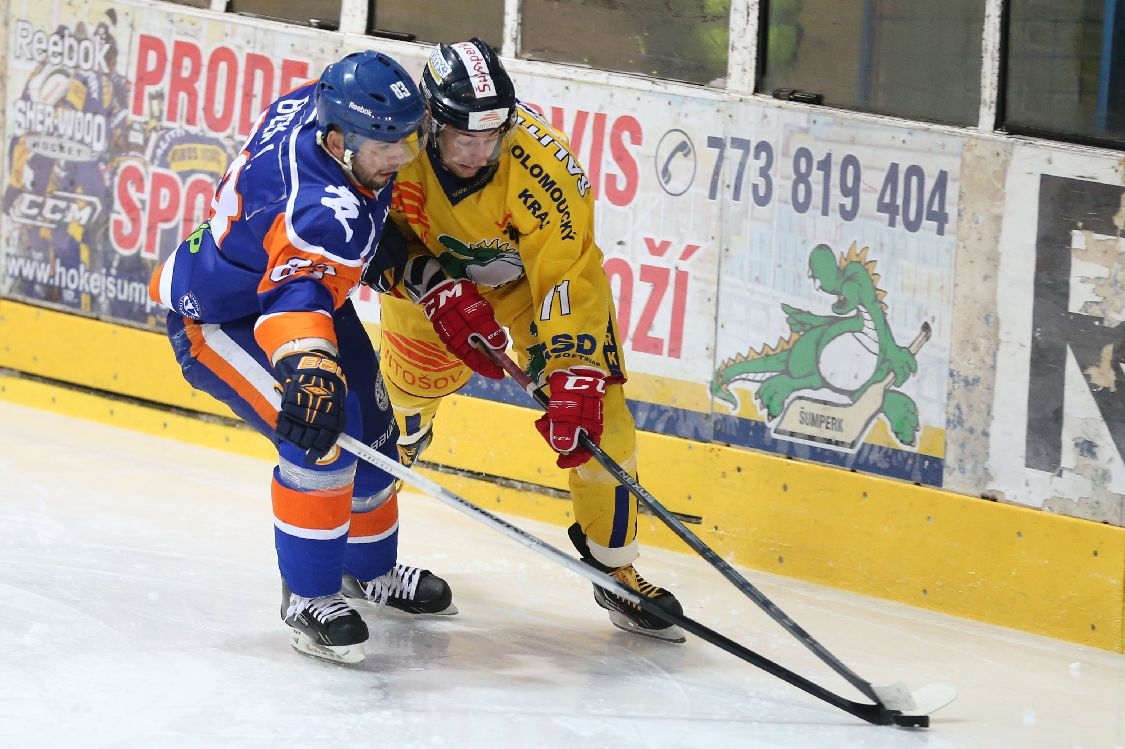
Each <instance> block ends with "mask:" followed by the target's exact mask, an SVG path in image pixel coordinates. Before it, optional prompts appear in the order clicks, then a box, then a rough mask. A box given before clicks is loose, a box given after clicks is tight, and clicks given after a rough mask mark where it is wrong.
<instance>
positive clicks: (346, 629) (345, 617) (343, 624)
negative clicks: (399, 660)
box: [281, 580, 368, 663]
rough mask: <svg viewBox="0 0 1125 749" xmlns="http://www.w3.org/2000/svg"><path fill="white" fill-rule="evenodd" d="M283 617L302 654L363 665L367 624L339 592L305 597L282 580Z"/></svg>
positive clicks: (296, 647)
mask: <svg viewBox="0 0 1125 749" xmlns="http://www.w3.org/2000/svg"><path fill="white" fill-rule="evenodd" d="M281 618H282V620H283V621H284V622H285V623H286V624H288V625H289V626H290V627H291V628H292V630H293V631H292V633H291V634H290V636H289V643H290V644H291V645H292V646H293V647H294V648H295V649H296V650H297V651H298V652H300V653H304V654H305V655H311V656H313V657H314V658H322V659H324V660H327V661H333V662H334V663H362V662H363V658H364V655H363V643H364V642H366V641H367V634H368V633H367V625H366V624H364V622H363V619H362V618H360V615H359V612H357V611H356V610H355V609H353V608H352V607H351V605H350V604H349V603H348V602H347V601H346V600H344V597H343V596H342V595H340V594H339V593H333V594H332V595H329V596H319V597H318V598H305V597H303V596H299V595H297V594H295V593H293V592H291V591H290V590H289V584H288V583H286V582H285V581H284V580H282V581H281Z"/></svg>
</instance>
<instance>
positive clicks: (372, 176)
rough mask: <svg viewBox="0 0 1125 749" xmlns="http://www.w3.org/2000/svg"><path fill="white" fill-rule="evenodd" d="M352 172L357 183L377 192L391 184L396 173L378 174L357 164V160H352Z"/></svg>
mask: <svg viewBox="0 0 1125 749" xmlns="http://www.w3.org/2000/svg"><path fill="white" fill-rule="evenodd" d="M351 172H352V177H353V178H354V179H355V181H356V182H358V183H359V184H361V185H363V186H364V187H366V188H367V189H368V190H374V191H376V192H378V191H379V190H382V189H383V188H384V187H386V186H387V185H388V184H390V182H391V180H392V179H394V176H395V173H394V172H377V171H375V170H374V169H365V168H364V167H363V166H361V165H360V164H357V163H356V161H355V159H352V165H351Z"/></svg>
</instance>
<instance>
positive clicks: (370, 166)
mask: <svg viewBox="0 0 1125 749" xmlns="http://www.w3.org/2000/svg"><path fill="white" fill-rule="evenodd" d="M418 148H419V143H418V137H417V136H416V135H411V136H410V137H408V138H404V139H403V140H397V141H393V142H390V143H388V142H385V141H381V140H370V139H364V140H363V141H362V143H360V146H359V148H357V149H356V150H355V151H354V152H353V154H352V163H351V167H352V174H353V175H355V178H356V181H358V182H359V183H360V184H361V185H363V186H364V187H366V188H368V189H370V190H380V189H382V188H384V187H386V186H387V183H389V182H390V181H391V178H393V177H394V175H395V172H397V171H398V170H399V169H401V168H402V167H404V166H406V165H407V164H409V163H410V162H411V161H413V160H414V159H415V158H416V157H417V156H418Z"/></svg>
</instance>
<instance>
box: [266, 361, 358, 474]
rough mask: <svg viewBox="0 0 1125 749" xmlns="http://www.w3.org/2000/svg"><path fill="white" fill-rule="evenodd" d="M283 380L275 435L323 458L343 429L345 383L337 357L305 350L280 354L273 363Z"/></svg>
mask: <svg viewBox="0 0 1125 749" xmlns="http://www.w3.org/2000/svg"><path fill="white" fill-rule="evenodd" d="M274 369H275V370H276V371H277V377H278V380H280V382H281V383H282V391H281V408H280V409H279V410H278V413H277V436H278V437H279V438H281V439H285V440H288V441H290V442H292V443H293V444H294V445H297V446H298V447H300V448H301V449H302V450H306V451H307V452H308V456H309V458H310V459H311V460H320V459H321V458H323V457H324V456H325V455H326V454H327V453H328V451H329V450H331V449H332V446H333V445H334V444H336V438H337V437H339V436H340V433H341V432H343V431H344V415H345V414H344V398H345V397H346V396H347V393H348V386H347V384H346V383H345V381H344V373H343V372H342V371H341V370H340V365H339V364H338V363H337V362H336V359H335V358H334V357H332V356H330V355H328V354H322V353H320V352H313V351H306V352H302V353H297V354H290V355H289V356H286V357H283V358H282V359H281V361H279V362H278V363H277V365H276V366H275V367H274Z"/></svg>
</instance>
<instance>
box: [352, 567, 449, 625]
mask: <svg viewBox="0 0 1125 749" xmlns="http://www.w3.org/2000/svg"><path fill="white" fill-rule="evenodd" d="M343 593H344V595H345V596H347V597H348V598H360V599H364V600H367V601H370V602H371V603H374V604H378V605H380V606H381V605H387V606H390V607H391V608H393V609H398V610H399V611H405V612H406V613H408V614H440V615H443V616H449V615H452V614H456V613H457V606H456V605H454V603H453V591H452V590H450V589H449V585H448V584H447V583H446V582H445V580H442V579H441V578H440V577H438V576H437V575H435V574H434V573H432V572H430V571H429V570H423V569H418V568H417V567H409V566H407V565H405V564H396V565H395V566H394V568H393V569H391V571H390V572H388V573H387V574H385V575H382V576H380V577H377V578H375V579H374V580H368V581H366V582H364V581H362V580H357V579H356V578H354V577H352V576H351V575H348V574H345V575H344V579H343Z"/></svg>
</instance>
